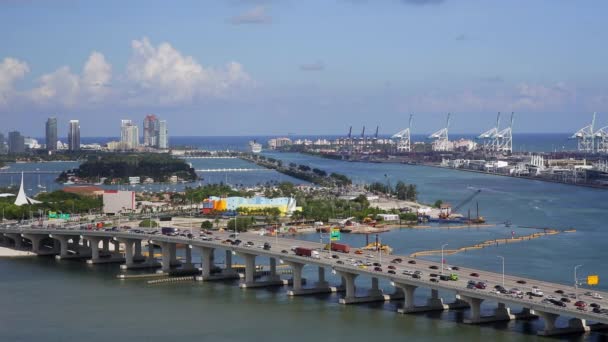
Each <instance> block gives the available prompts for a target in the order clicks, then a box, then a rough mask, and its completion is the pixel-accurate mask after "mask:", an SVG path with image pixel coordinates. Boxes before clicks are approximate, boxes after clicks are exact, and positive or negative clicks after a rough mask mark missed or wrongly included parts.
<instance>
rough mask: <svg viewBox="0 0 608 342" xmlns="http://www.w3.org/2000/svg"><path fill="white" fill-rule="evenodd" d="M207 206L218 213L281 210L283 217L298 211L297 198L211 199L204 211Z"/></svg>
mask: <svg viewBox="0 0 608 342" xmlns="http://www.w3.org/2000/svg"><path fill="white" fill-rule="evenodd" d="M205 206H211V207H212V208H213V210H216V211H226V210H228V211H234V210H237V209H245V210H250V211H256V210H264V209H271V208H276V209H279V211H280V212H281V215H288V214H292V213H293V212H294V211H296V210H298V207H297V206H296V200H295V198H291V197H278V198H267V197H261V196H256V197H250V198H246V197H228V198H220V197H215V196H212V197H209V198H208V199H206V200H205V201H204V202H203V207H202V209H205Z"/></svg>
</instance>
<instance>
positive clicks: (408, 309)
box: [395, 283, 448, 314]
mask: <svg viewBox="0 0 608 342" xmlns="http://www.w3.org/2000/svg"><path fill="white" fill-rule="evenodd" d="M395 286H397V287H398V288H400V289H401V290H402V291H403V296H404V298H405V300H404V304H403V308H401V309H398V310H397V312H399V313H402V314H408V313H416V312H429V311H443V310H445V309H447V308H448V306H447V305H445V304H443V299H441V298H440V297H439V291H437V290H434V289H431V297H429V298H428V299H427V300H426V305H421V306H416V303H415V292H416V289H417V288H418V287H417V286H415V285H411V284H401V283H396V284H395Z"/></svg>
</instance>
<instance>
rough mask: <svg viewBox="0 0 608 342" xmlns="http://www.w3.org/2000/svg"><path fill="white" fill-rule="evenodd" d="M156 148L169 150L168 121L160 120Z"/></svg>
mask: <svg viewBox="0 0 608 342" xmlns="http://www.w3.org/2000/svg"><path fill="white" fill-rule="evenodd" d="M156 147H158V148H162V149H167V148H169V131H168V130H167V120H160V121H159V122H158V132H157V145H156Z"/></svg>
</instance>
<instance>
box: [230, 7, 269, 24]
mask: <svg viewBox="0 0 608 342" xmlns="http://www.w3.org/2000/svg"><path fill="white" fill-rule="evenodd" d="M230 22H231V23H232V24H234V25H243V24H269V23H270V22H272V18H271V17H270V15H268V14H267V13H266V7H264V6H256V7H254V8H252V9H251V10H249V11H247V12H245V13H243V14H240V15H237V16H234V17H232V18H230Z"/></svg>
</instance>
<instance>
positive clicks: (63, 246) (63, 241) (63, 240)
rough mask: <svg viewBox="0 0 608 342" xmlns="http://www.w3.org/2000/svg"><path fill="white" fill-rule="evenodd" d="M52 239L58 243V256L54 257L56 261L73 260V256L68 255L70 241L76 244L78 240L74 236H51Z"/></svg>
mask: <svg viewBox="0 0 608 342" xmlns="http://www.w3.org/2000/svg"><path fill="white" fill-rule="evenodd" d="M51 237H52V238H53V239H55V240H57V241H59V244H60V247H59V255H56V256H55V258H56V259H58V260H61V259H68V258H74V257H76V256H75V255H70V254H69V252H68V249H69V242H70V239H71V240H72V241H74V242H77V241H78V239H77V237H75V236H67V235H52V236H51Z"/></svg>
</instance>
